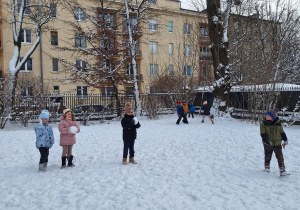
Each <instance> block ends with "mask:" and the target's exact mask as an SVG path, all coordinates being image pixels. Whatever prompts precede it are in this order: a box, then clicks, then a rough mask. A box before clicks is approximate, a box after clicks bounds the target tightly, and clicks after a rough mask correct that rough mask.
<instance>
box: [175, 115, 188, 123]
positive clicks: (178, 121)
mask: <svg viewBox="0 0 300 210" xmlns="http://www.w3.org/2000/svg"><path fill="white" fill-rule="evenodd" d="M186 115H187V114H180V115H179V118H178V120H177V122H176V124H179V123H180V121H181V119H182V118H183V120H182V122H183V123H188V121H187V119H186Z"/></svg>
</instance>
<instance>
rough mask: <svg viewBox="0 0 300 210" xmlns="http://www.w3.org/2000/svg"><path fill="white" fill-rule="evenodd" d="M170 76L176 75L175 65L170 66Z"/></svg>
mask: <svg viewBox="0 0 300 210" xmlns="http://www.w3.org/2000/svg"><path fill="white" fill-rule="evenodd" d="M169 75H170V76H172V75H174V69H173V65H169Z"/></svg>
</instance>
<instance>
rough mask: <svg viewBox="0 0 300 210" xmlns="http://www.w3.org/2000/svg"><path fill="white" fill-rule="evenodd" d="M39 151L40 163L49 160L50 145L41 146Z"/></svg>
mask: <svg viewBox="0 0 300 210" xmlns="http://www.w3.org/2000/svg"><path fill="white" fill-rule="evenodd" d="M39 151H40V154H41V158H40V164H42V163H46V162H48V156H49V148H48V147H40V148H39Z"/></svg>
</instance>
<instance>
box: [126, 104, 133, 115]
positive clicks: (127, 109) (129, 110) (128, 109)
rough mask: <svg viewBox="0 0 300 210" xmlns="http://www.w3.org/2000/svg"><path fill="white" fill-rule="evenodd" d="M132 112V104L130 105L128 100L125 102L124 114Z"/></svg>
mask: <svg viewBox="0 0 300 210" xmlns="http://www.w3.org/2000/svg"><path fill="white" fill-rule="evenodd" d="M132 112H133V110H132V105H131V103H130V102H127V103H126V104H125V114H127V113H132Z"/></svg>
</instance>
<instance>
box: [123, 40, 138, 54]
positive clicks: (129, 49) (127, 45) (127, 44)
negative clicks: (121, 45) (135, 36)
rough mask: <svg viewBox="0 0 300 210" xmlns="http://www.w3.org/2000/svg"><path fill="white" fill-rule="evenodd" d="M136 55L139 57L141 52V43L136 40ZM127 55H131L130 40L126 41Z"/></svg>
mask: <svg viewBox="0 0 300 210" xmlns="http://www.w3.org/2000/svg"><path fill="white" fill-rule="evenodd" d="M134 47H135V55H139V54H140V52H139V41H138V40H136V41H135V45H134ZM125 55H131V48H130V46H129V40H128V39H125Z"/></svg>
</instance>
